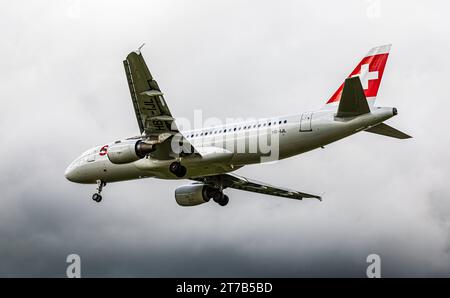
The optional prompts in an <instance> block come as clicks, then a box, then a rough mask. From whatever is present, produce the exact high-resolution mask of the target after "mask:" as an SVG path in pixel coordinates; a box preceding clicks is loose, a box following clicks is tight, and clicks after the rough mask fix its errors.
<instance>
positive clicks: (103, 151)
mask: <svg viewBox="0 0 450 298" xmlns="http://www.w3.org/2000/svg"><path fill="white" fill-rule="evenodd" d="M106 153H108V145H105V146H103V147H102V148H101V149H100V153H99V154H100V156H104V155H106Z"/></svg>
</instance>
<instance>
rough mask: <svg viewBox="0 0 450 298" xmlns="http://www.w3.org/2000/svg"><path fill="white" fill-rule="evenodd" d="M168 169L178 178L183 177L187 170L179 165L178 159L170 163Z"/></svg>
mask: <svg viewBox="0 0 450 298" xmlns="http://www.w3.org/2000/svg"><path fill="white" fill-rule="evenodd" d="M169 170H170V172H171V173H172V174H174V175H175V176H177V177H178V178H182V177H184V175H186V172H187V170H186V167H185V166H183V165H181V163H180V162H179V161H174V162H173V163H171V164H170V166H169Z"/></svg>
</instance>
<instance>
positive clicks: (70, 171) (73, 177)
mask: <svg viewBox="0 0 450 298" xmlns="http://www.w3.org/2000/svg"><path fill="white" fill-rule="evenodd" d="M64 177H66V179H67V180H69V181H71V182H77V172H76V170H75V167H74V166H73V165H72V164H71V165H69V166H68V167H67V169H66V171H65V172H64Z"/></svg>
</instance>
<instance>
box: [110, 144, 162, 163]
mask: <svg viewBox="0 0 450 298" xmlns="http://www.w3.org/2000/svg"><path fill="white" fill-rule="evenodd" d="M153 151H155V147H154V146H153V145H151V144H147V143H144V142H142V141H141V140H138V141H132V142H124V143H117V144H113V145H111V146H110V147H109V148H108V153H107V155H108V159H109V160H110V161H111V162H112V163H114V164H119V165H120V164H126V163H130V162H134V161H137V160H139V159H141V158H144V157H145V156H146V155H147V154H149V153H151V152H153Z"/></svg>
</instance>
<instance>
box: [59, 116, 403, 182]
mask: <svg viewBox="0 0 450 298" xmlns="http://www.w3.org/2000/svg"><path fill="white" fill-rule="evenodd" d="M335 114H336V109H335V108H331V109H328V110H327V109H324V110H318V111H315V112H306V113H302V114H299V115H290V116H285V117H274V118H268V119H260V120H257V121H250V122H242V123H235V124H232V125H223V126H216V127H210V128H204V129H201V130H192V131H183V132H182V134H183V135H184V137H185V138H186V139H187V140H188V141H189V142H190V143H191V144H192V145H193V146H194V148H195V149H196V150H197V151H198V152H199V153H200V154H193V155H186V156H184V157H181V158H179V159H180V161H181V163H182V164H183V165H184V166H185V167H186V169H187V174H186V176H185V177H184V178H193V177H200V176H208V175H216V174H220V173H227V172H231V171H234V170H236V169H238V168H240V167H242V166H245V165H248V164H255V163H261V162H265V161H273V160H277V159H284V158H288V157H291V156H294V155H298V154H301V153H304V152H307V151H310V150H313V149H315V148H319V147H321V146H324V145H327V144H329V143H332V142H334V141H337V140H339V139H342V138H345V137H347V136H350V135H352V134H354V133H357V132H359V131H362V130H365V129H367V128H369V127H372V126H375V125H377V124H379V123H381V122H383V121H385V120H387V119H389V118H391V117H392V116H394V115H395V114H396V113H395V111H394V109H393V108H372V110H371V113H368V114H364V115H360V116H357V117H354V118H352V119H345V120H341V119H337V118H336V117H335ZM225 130H226V132H224V131H225ZM127 141H130V140H129V139H128V140H127V139H126V140H121V142H127ZM112 144H114V142H113V143H111V144H106V145H108V146H111V145H112ZM254 144H258V145H257V146H256V147H255V146H253V145H254ZM260 144H266V145H269V146H265V148H262V147H264V146H262V147H261V146H259V145H260ZM103 147H105V146H104V145H103V146H98V147H95V148H92V149H90V150H88V151H86V152H85V153H84V154H82V155H81V156H80V157H78V158H77V159H76V160H75V161H73V162H72V163H71V164H70V165H69V167H68V168H67V169H66V172H65V176H66V177H67V179H69V180H70V181H73V182H78V183H96V181H99V180H101V181H104V182H116V181H124V180H131V179H139V178H147V177H155V178H161V179H181V178H178V177H176V176H175V175H173V174H172V173H171V172H170V171H169V165H170V163H172V162H173V161H174V160H173V159H168V160H160V159H155V158H152V157H151V155H148V156H146V157H145V158H142V159H139V160H137V161H135V162H130V163H127V164H120V165H119V164H113V163H111V162H110V160H109V159H108V156H107V155H106V154H104V152H102V151H101V149H102V148H103ZM267 149H270V151H269V152H268V150H267Z"/></svg>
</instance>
